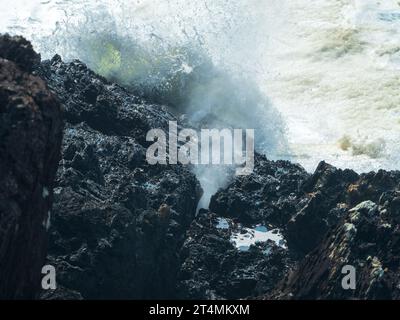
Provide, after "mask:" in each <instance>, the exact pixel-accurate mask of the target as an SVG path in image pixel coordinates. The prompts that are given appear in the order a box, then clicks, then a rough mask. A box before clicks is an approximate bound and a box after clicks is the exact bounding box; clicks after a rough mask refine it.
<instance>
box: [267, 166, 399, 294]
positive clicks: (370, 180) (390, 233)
mask: <svg viewBox="0 0 400 320" xmlns="http://www.w3.org/2000/svg"><path fill="white" fill-rule="evenodd" d="M396 181H397V182H396ZM399 181H400V172H390V173H389V172H384V171H379V172H378V173H369V174H366V175H362V176H361V177H360V179H359V180H358V181H357V182H356V183H355V184H354V185H352V186H351V187H350V188H349V189H348V190H347V196H348V197H349V198H352V196H353V194H354V192H355V190H357V197H358V199H365V198H369V199H371V200H366V201H364V202H361V203H358V204H357V205H356V206H354V207H351V208H350V207H349V208H348V209H347V210H345V212H344V214H343V218H342V219H341V220H340V222H339V223H338V224H337V226H336V227H333V228H331V229H330V231H329V232H328V233H327V234H326V235H325V237H324V238H323V239H322V240H321V242H320V244H319V245H318V246H317V247H316V248H315V249H314V250H313V251H312V252H311V253H309V254H308V255H307V256H306V257H305V258H304V259H303V260H302V261H301V263H300V264H299V266H298V268H296V269H295V270H294V271H293V272H292V273H291V274H290V275H289V276H288V277H287V278H286V279H285V280H284V281H282V283H281V284H280V285H279V286H278V287H277V288H276V290H274V293H272V294H270V295H268V296H267V297H268V298H272V299H276V298H278V299H400V286H399V283H400V225H399V222H400V192H399V187H400V186H399ZM360 186H364V187H360ZM378 195H379V197H378ZM345 265H351V266H353V267H354V268H355V270H356V289H355V290H352V289H350V290H344V289H343V287H342V279H343V277H344V276H345V275H344V274H342V268H343V267H344V266H345Z"/></svg>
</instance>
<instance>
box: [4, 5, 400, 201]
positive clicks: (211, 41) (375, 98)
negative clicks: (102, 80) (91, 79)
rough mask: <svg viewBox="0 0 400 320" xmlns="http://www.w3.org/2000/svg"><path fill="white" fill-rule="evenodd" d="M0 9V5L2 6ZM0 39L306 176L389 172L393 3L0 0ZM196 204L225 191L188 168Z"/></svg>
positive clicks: (397, 15) (393, 141)
mask: <svg viewBox="0 0 400 320" xmlns="http://www.w3.org/2000/svg"><path fill="white" fill-rule="evenodd" d="M2 2H4V3H2ZM0 3H1V4H3V6H2V8H5V10H2V11H1V12H0V32H9V33H12V34H23V35H25V36H26V37H27V38H28V39H30V40H31V41H32V42H33V44H34V46H35V48H36V49H37V50H38V51H39V52H41V54H42V57H43V58H50V57H51V56H52V55H54V54H55V53H59V54H61V55H62V57H63V58H64V59H65V60H70V59H74V58H79V59H81V60H83V61H84V62H85V63H87V64H88V65H89V66H90V67H91V68H93V69H94V70H95V71H97V72H98V73H101V74H102V75H104V76H106V77H108V78H109V79H111V80H114V81H117V82H119V83H121V84H123V85H125V86H127V87H130V88H131V89H132V90H135V91H136V92H141V93H143V94H144V95H146V94H148V93H149V92H156V94H153V96H152V97H151V98H152V99H155V100H156V101H157V102H161V103H165V104H169V105H172V106H173V107H174V108H176V109H179V110H180V111H183V112H185V113H187V114H188V116H189V118H190V120H192V121H193V122H195V123H197V124H200V125H205V126H208V127H219V126H230V127H235V128H254V129H256V147H257V149H258V151H259V152H263V153H265V154H266V155H267V156H268V157H269V158H271V159H289V160H292V161H295V162H298V163H300V164H302V165H303V166H304V167H305V168H306V169H307V170H308V171H310V172H312V171H313V170H314V169H315V167H316V165H317V164H318V162H319V161H321V160H326V161H328V162H329V163H332V164H333V165H335V166H338V167H341V168H352V169H354V170H356V171H358V172H366V171H371V170H378V169H380V168H383V169H390V170H392V169H393V170H394V169H399V165H398V164H399V160H400V143H399V138H400V91H399V85H400V4H399V2H398V1H394V0H381V1H373V0H315V1H307V0H296V1H293V0H237V1H229V0H201V1H197V0H196V1H194V0H193V1H192V0H191V1H188V0H135V1H128V0H114V1H111V0H108V1H106V0H100V1H94V0H93V1H80V0H70V1H63V0H42V1H40V0H14V1H13V2H12V4H9V2H8V1H7V4H6V1H5V0H0ZM196 173H197V175H198V177H199V179H200V181H201V182H202V185H203V187H204V188H205V190H206V198H205V200H204V201H203V202H204V206H206V203H207V201H208V199H209V197H210V196H211V194H213V193H214V192H215V191H216V190H217V189H218V188H219V187H221V186H223V185H224V184H226V182H227V178H226V177H225V175H226V174H225V173H224V172H222V171H220V170H219V169H215V168H214V169H210V170H208V169H204V168H199V169H198V170H196Z"/></svg>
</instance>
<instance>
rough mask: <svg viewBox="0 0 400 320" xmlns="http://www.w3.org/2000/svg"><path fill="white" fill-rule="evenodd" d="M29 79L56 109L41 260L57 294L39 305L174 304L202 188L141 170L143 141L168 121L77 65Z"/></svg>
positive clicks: (176, 170)
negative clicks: (55, 99)
mask: <svg viewBox="0 0 400 320" xmlns="http://www.w3.org/2000/svg"><path fill="white" fill-rule="evenodd" d="M38 72H39V73H40V74H41V75H42V77H44V78H45V79H46V80H47V82H48V84H49V86H50V87H51V88H52V89H53V90H54V91H55V92H56V93H57V95H58V96H59V97H60V99H61V101H62V102H63V105H64V107H65V118H66V128H65V132H64V141H63V146H62V160H61V162H60V167H59V170H58V173H57V179H56V185H55V198H54V210H53V215H52V227H51V230H50V247H49V256H48V260H49V263H50V264H53V265H55V266H56V269H57V278H58V283H59V284H60V286H61V288H60V289H58V290H57V291H56V292H55V293H54V294H49V293H45V294H44V296H43V298H47V299H51V298H54V299H62V298H66V299H68V298H71V297H75V298H81V297H82V298H84V299H118V298H119V299H148V298H173V297H175V295H176V291H175V283H176V276H177V272H178V270H179V256H178V251H179V249H180V247H181V245H182V243H183V242H184V236H185V231H186V229H187V228H188V227H189V225H190V223H191V222H192V220H193V219H194V215H195V211H196V206H197V202H198V200H199V198H200V196H201V188H200V185H199V183H198V181H197V180H196V178H195V176H194V175H193V174H192V173H191V172H190V171H189V168H187V167H183V166H179V165H176V166H167V165H155V166H152V165H149V164H148V163H147V161H146V158H145V157H146V145H147V144H148V142H146V134H147V131H148V130H150V129H153V128H167V127H168V121H169V120H175V118H174V117H173V116H172V115H171V114H170V113H168V112H167V111H166V109H165V108H163V107H161V106H155V105H149V104H145V103H143V101H141V100H140V99H138V98H136V97H135V96H134V95H132V94H129V93H128V92H126V91H125V90H124V89H123V88H121V87H119V86H117V85H114V84H110V83H108V82H107V81H106V80H105V79H103V78H101V77H99V76H97V75H95V74H94V73H93V72H91V71H90V70H89V69H87V68H86V66H85V65H83V64H82V63H80V62H78V61H74V62H71V63H69V64H65V63H63V62H62V61H61V59H60V58H59V57H57V56H56V57H55V58H54V59H53V60H51V61H47V62H44V63H43V65H42V67H41V68H40V70H38Z"/></svg>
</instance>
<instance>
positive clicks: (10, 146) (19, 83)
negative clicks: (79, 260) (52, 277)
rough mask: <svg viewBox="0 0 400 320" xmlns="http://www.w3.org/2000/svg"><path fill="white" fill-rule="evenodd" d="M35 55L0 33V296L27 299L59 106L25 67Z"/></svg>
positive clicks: (51, 173)
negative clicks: (0, 35)
mask: <svg viewBox="0 0 400 320" xmlns="http://www.w3.org/2000/svg"><path fill="white" fill-rule="evenodd" d="M37 59H38V56H37V55H36V54H35V53H34V52H33V50H32V48H31V46H30V44H29V43H28V42H27V41H26V40H25V39H23V38H20V37H14V38H11V37H9V36H2V37H0V299H31V298H34V297H35V296H36V294H37V291H38V289H39V287H40V279H41V276H42V275H41V269H42V267H43V265H44V262H45V257H46V243H47V229H48V226H49V225H48V224H49V219H50V218H49V216H50V211H51V203H52V197H53V191H52V190H53V180H54V177H55V173H56V170H57V166H58V160H59V156H60V146H61V138H62V120H61V108H60V104H59V102H58V100H57V99H56V98H55V96H54V95H53V94H52V93H51V92H50V91H49V89H48V88H47V87H46V85H45V83H44V82H43V81H42V80H41V79H39V78H38V77H35V76H33V75H31V74H29V73H27V72H26V71H28V70H29V69H30V68H31V67H32V65H33V63H35V62H37Z"/></svg>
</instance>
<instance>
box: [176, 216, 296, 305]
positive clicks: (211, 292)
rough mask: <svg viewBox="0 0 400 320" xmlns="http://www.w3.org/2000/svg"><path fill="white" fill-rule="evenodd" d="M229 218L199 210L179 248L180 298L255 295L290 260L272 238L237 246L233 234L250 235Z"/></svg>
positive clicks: (283, 270)
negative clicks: (245, 245) (240, 246)
mask: <svg viewBox="0 0 400 320" xmlns="http://www.w3.org/2000/svg"><path fill="white" fill-rule="evenodd" d="M245 232H246V229H245V228H243V226H242V225H240V224H239V223H235V222H234V221H233V220H231V219H225V218H221V217H218V216H217V215H216V214H213V213H211V212H209V211H206V210H201V211H200V213H199V215H198V217H197V218H196V220H195V221H194V222H193V224H192V226H191V227H190V229H189V231H188V233H187V238H186V241H185V243H184V245H183V247H182V250H181V259H182V266H181V271H180V274H179V285H178V292H179V297H180V298H183V299H243V298H255V297H257V296H259V295H260V294H262V293H265V292H268V291H270V290H271V289H272V288H274V287H275V285H276V283H277V282H278V281H279V280H280V279H282V277H283V276H284V275H285V274H286V272H288V270H289V266H291V265H292V261H291V259H290V257H289V253H288V251H287V249H286V248H284V247H282V246H279V245H277V244H276V243H275V242H274V241H266V242H262V243H261V242H260V243H255V244H254V245H251V246H249V248H247V247H246V248H238V246H236V245H235V244H234V243H233V241H232V239H233V238H234V237H235V236H242V235H243V236H244V237H251V234H250V233H248V234H245Z"/></svg>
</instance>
